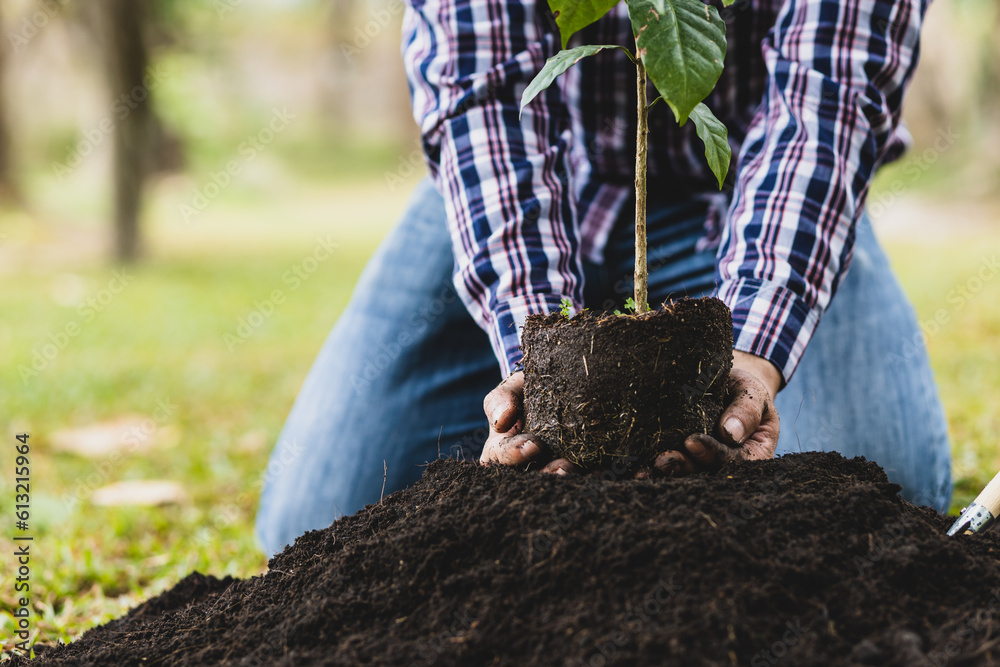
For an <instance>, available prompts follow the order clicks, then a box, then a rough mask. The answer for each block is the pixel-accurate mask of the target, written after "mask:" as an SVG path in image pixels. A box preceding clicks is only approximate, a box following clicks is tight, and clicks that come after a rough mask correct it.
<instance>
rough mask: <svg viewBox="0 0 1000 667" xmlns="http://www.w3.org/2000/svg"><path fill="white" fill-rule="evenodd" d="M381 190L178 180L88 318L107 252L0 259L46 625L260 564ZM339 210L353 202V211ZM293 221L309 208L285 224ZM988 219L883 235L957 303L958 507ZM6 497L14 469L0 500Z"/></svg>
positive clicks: (943, 329) (9, 411) (102, 616)
mask: <svg viewBox="0 0 1000 667" xmlns="http://www.w3.org/2000/svg"><path fill="white" fill-rule="evenodd" d="M382 186H383V184H382V183H381V181H379V182H378V183H376V184H375V185H373V186H371V187H370V188H367V189H366V188H365V187H362V186H358V185H356V184H353V185H351V186H350V188H348V189H346V190H342V191H338V190H333V191H330V190H323V191H320V190H316V189H309V187H307V186H302V187H300V188H299V189H297V190H294V191H293V192H292V193H291V194H290V193H289V192H280V193H277V194H275V199H274V201H281V202H289V203H282V204H274V203H273V202H272V204H271V205H270V206H269V207H266V208H259V207H257V206H256V202H254V205H250V204H247V203H246V202H245V201H243V200H241V199H234V200H233V201H227V200H225V199H223V200H221V201H220V202H219V203H218V205H217V206H215V207H214V208H213V210H212V212H211V215H210V216H206V221H205V222H204V224H199V225H195V226H184V225H181V224H180V223H178V221H177V220H176V216H175V215H173V214H172V211H174V210H175V204H176V201H177V197H178V196H179V195H178V194H177V192H181V193H183V192H184V188H181V189H180V190H179V191H175V190H172V189H171V188H170V187H167V186H165V187H164V188H163V189H161V190H160V191H158V194H157V197H156V198H155V202H154V204H153V206H152V207H151V217H152V220H151V224H150V235H151V238H153V240H154V242H155V243H153V244H152V245H153V247H155V248H157V252H156V253H155V254H154V255H153V256H152V258H150V259H149V260H148V261H147V262H146V263H144V264H142V265H140V266H139V267H138V268H135V269H129V270H128V271H127V273H126V275H125V278H126V279H128V281H129V282H128V285H127V286H126V287H125V288H124V289H123V290H121V292H120V294H117V295H114V296H113V298H111V299H110V300H109V302H108V303H107V304H106V305H105V306H102V309H101V312H100V313H97V314H96V315H95V317H93V319H92V320H89V321H86V318H85V316H84V315H83V314H82V313H83V311H80V310H79V306H78V304H79V303H80V300H81V299H83V300H84V301H85V300H86V298H88V297H91V296H95V295H99V294H100V293H101V290H102V289H105V288H107V287H108V286H109V284H110V281H111V279H112V276H113V274H112V271H113V269H112V268H111V267H109V266H107V265H105V264H104V263H102V262H99V261H98V262H95V261H89V262H88V261H83V260H79V261H78V260H77V258H75V257H73V256H72V255H71V259H69V260H65V259H64V260H61V261H58V262H56V261H52V262H38V263H35V262H30V261H21V262H20V263H17V262H14V263H13V264H8V268H7V269H5V272H4V273H0V311H2V312H3V313H4V318H3V322H2V323H0V343H2V344H3V349H4V352H5V353H4V354H3V355H0V370H2V372H3V376H4V378H5V379H6V381H5V383H4V385H3V388H2V389H0V391H2V394H0V400H2V407H3V409H2V411H0V414H2V418H3V420H4V425H5V428H4V436H3V437H5V438H7V439H8V440H9V441H10V442H9V443H8V445H9V446H12V445H13V442H14V440H13V438H14V434H15V433H20V432H27V433H30V434H31V439H30V443H31V445H32V468H31V476H32V496H31V498H32V518H31V531H30V532H31V533H32V534H33V535H34V537H35V541H34V542H33V543H32V558H33V560H32V573H31V577H32V578H31V601H32V608H33V610H34V612H35V614H36V617H35V619H34V623H33V629H34V631H35V636H34V639H37V640H38V641H44V642H50V643H51V642H55V641H58V640H62V641H70V640H72V639H73V638H75V637H77V636H79V635H80V634H81V633H82V632H83V631H85V630H86V629H87V628H89V627H92V626H94V625H96V624H99V623H102V622H105V621H107V620H108V619H110V618H113V617H115V616H117V615H120V614H121V613H123V612H124V611H126V610H127V609H128V608H130V607H132V606H134V605H135V604H137V603H138V602H139V601H141V600H143V599H145V598H148V597H149V596H151V595H154V594H156V593H158V592H160V591H162V590H164V589H165V588H167V587H169V586H171V585H172V584H174V583H175V582H176V581H178V580H179V579H180V578H182V577H183V576H184V575H186V574H187V573H188V572H190V571H191V570H200V571H202V572H207V573H212V574H216V575H220V576H221V575H225V574H230V575H233V576H239V577H246V576H251V575H254V574H257V573H260V572H261V571H263V570H264V568H265V567H266V563H265V561H264V558H263V557H262V555H261V554H260V553H259V552H258V551H257V548H256V545H255V543H254V538H253V532H252V526H253V517H254V512H255V505H256V500H257V497H258V494H259V490H260V483H259V480H260V473H261V471H262V470H263V469H264V467H265V464H266V461H267V456H268V453H269V449H270V447H271V445H272V443H273V442H274V440H275V438H276V437H277V435H278V432H279V430H280V428H281V425H282V423H283V421H284V419H285V417H286V415H287V413H288V410H289V408H290V407H291V404H292V401H293V399H294V397H295V394H296V391H297V388H298V386H299V384H300V383H301V381H302V380H303V378H304V376H305V373H306V372H307V370H308V369H309V366H310V364H311V362H312V360H313V358H314V356H315V354H316V352H317V350H318V349H319V346H320V345H321V343H322V341H323V339H324V338H325V336H326V335H327V333H328V332H329V329H330V327H331V326H332V325H333V323H334V322H335V320H336V318H337V316H338V313H339V312H340V310H341V309H342V308H343V306H344V305H345V303H346V302H347V299H348V298H349V295H350V291H351V287H352V285H353V282H354V280H355V279H356V277H357V275H358V273H359V272H360V270H361V268H362V266H363V264H364V262H365V259H366V258H367V256H368V255H369V253H370V252H371V250H372V249H373V248H374V246H375V244H376V242H377V240H378V238H379V236H380V235H381V233H382V232H383V231H384V230H385V229H386V225H387V224H388V221H391V219H392V218H394V217H395V215H396V213H398V211H399V210H400V209H401V207H402V205H403V202H404V199H403V196H404V193H393V194H392V195H391V196H389V197H386V196H384V195H385V193H384V192H383V193H382V196H381V197H377V196H375V193H378V192H379V191H380V190H379V188H382ZM66 206H67V207H68V205H66ZM275 211H278V213H275ZM334 211H340V212H341V215H340V216H335V215H334V213H333V212H334ZM344 211H349V212H350V213H349V214H348V215H346V218H347V219H346V220H344V219H342V218H343V217H345V216H344V215H343V212H344ZM19 216H20V217H19ZM288 219H291V220H295V221H296V223H295V224H294V225H289V224H285V223H282V224H279V225H274V224H273V222H274V220H279V221H284V220H288ZM0 223H2V224H3V225H4V226H3V228H2V229H0V231H2V232H3V233H5V234H7V235H8V238H7V240H6V241H5V242H4V243H10V242H16V243H22V244H24V247H25V248H27V249H38V248H41V247H42V246H43V245H44V244H45V243H48V242H50V241H52V238H51V237H58V236H59V233H60V232H59V226H58V224H55V225H51V224H49V225H48V226H46V224H43V223H40V222H39V221H37V220H30V219H25V218H24V217H23V215H22V214H16V215H15V214H10V213H8V214H6V215H4V216H0ZM85 227H86V225H85ZM40 228H41V229H43V230H47V231H45V232H44V233H43V232H39V231H38V229H40ZM324 229H329V230H331V233H332V235H333V237H334V238H335V240H336V241H337V242H338V243H339V244H340V245H339V247H338V248H336V250H335V251H334V252H333V255H332V256H331V257H330V258H329V259H328V260H326V261H323V262H319V263H318V268H317V269H316V270H315V272H314V273H312V274H311V275H310V276H309V277H308V279H306V280H304V281H302V282H301V284H300V286H299V287H297V288H295V289H293V288H292V284H291V283H290V282H288V281H286V280H285V279H284V278H283V277H284V276H286V273H287V272H288V271H289V270H290V269H292V268H293V267H295V266H301V265H302V263H303V260H304V258H306V257H308V256H310V255H311V254H312V253H313V252H314V250H315V248H316V241H315V239H316V237H317V236H318V235H321V234H320V232H322V231H323V230H324ZM359 229H360V230H363V231H361V232H359V231H358V230H359ZM32 230H33V231H32ZM247 230H249V231H247ZM993 234H994V235H993V236H991V237H988V238H976V239H974V240H973V241H972V242H970V240H969V239H962V238H956V239H952V240H947V241H943V242H934V243H920V242H907V243H901V242H898V241H897V242H893V243H890V244H889V250H890V255H891V256H892V259H893V262H894V264H895V266H896V267H897V269H898V271H899V274H900V276H901V279H902V281H903V283H904V285H905V286H906V287H907V289H908V291H909V293H910V294H911V297H912V298H913V299H914V301H915V304H916V307H917V310H918V313H919V315H920V317H921V319H922V320H924V321H929V320H930V319H931V318H933V317H934V316H935V314H936V313H937V312H938V311H939V310H941V309H947V311H948V314H949V317H950V319H949V322H948V323H947V324H945V325H941V326H940V327H939V330H938V331H937V332H936V333H935V334H934V335H931V336H929V338H928V345H929V348H930V351H931V355H932V359H933V363H934V367H935V370H936V373H937V377H938V380H939V383H940V388H941V393H942V396H943V397H944V400H945V403H946V406H947V410H948V415H949V420H950V424H951V432H952V437H953V439H954V445H955V461H956V479H957V481H958V490H957V494H956V499H955V507H956V508H957V507H959V506H961V505H962V504H964V503H966V502H967V501H968V500H970V499H971V498H972V497H973V496H974V495H975V494H976V493H977V492H978V491H979V489H980V488H981V487H982V486H983V485H984V484H985V483H986V482H987V481H988V480H989V478H990V477H991V476H992V474H993V472H994V471H995V470H997V469H1000V449H998V448H997V446H996V445H997V442H996V438H995V434H996V433H997V432H998V431H1000V419H998V416H997V413H996V411H995V408H994V406H995V405H996V404H997V402H998V400H997V399H998V392H1000V387H998V386H997V385H996V383H995V369H996V368H997V366H998V362H1000V360H998V359H997V351H996V346H995V344H994V343H995V341H996V340H997V339H998V337H1000V312H998V311H997V310H996V309H995V308H994V307H993V306H994V305H995V304H996V303H998V302H1000V277H998V278H995V279H992V280H988V281H985V282H984V283H983V284H982V285H981V286H979V287H978V289H977V290H976V292H975V293H974V294H970V295H969V298H967V299H965V300H964V301H963V302H962V304H961V306H959V305H957V303H956V302H955V300H954V298H953V297H954V294H953V291H954V290H956V289H958V288H959V287H961V286H962V285H966V284H967V283H968V281H969V280H970V278H971V277H972V276H974V275H975V273H976V271H977V270H978V267H979V266H980V265H981V264H982V262H983V260H984V257H991V256H992V254H991V253H987V252H986V251H987V249H988V248H991V247H1000V243H998V241H1000V236H997V235H995V232H994V233H993ZM236 237H239V239H236ZM225 239H230V241H231V242H230V243H223V241H224V240H225ZM2 246H3V244H0V247H2ZM21 254H23V253H13V254H12V255H11V257H12V258H13V257H16V256H19V255H21ZM12 261H13V260H12ZM275 290H281V292H282V295H283V296H284V297H285V298H284V301H283V303H281V304H279V305H277V307H276V308H275V310H274V312H273V314H271V315H270V316H269V317H267V318H265V319H264V321H263V323H262V324H261V325H260V326H259V327H257V328H254V329H253V331H252V332H251V334H250V335H249V336H248V337H246V339H245V340H242V339H240V342H238V343H237V344H235V345H234V344H233V341H232V339H227V338H226V335H227V334H231V335H234V336H237V338H238V332H237V327H238V324H239V322H240V320H241V318H242V319H246V318H248V316H249V314H250V313H251V312H252V311H253V310H254V309H255V307H257V306H255V302H257V303H259V302H261V301H262V300H264V299H267V298H269V297H270V296H271V295H272V293H273V292H274V291H275ZM950 297H952V300H951V301H949V298H950ZM71 321H73V322H76V323H77V324H78V325H79V326H80V330H79V333H78V334H76V335H75V336H73V337H72V338H70V339H69V340H68V342H67V343H66V344H65V347H64V348H63V349H62V350H61V351H59V353H58V355H56V356H55V358H54V359H53V360H52V361H50V362H48V365H47V367H45V368H43V369H41V370H40V371H39V372H38V375H37V376H32V377H29V378H27V379H26V380H24V381H22V380H21V378H20V376H19V367H20V366H21V365H23V364H26V363H30V359H31V357H32V353H33V350H41V348H42V346H44V345H45V344H46V343H47V342H50V340H51V339H50V338H49V336H50V334H54V335H56V337H57V338H58V335H57V334H58V332H60V331H66V325H67V324H68V323H69V322H71ZM227 340H228V343H227ZM230 348H232V349H230ZM158 404H160V405H162V404H166V405H168V406H169V410H168V412H167V414H166V415H165V416H164V415H163V413H162V410H161V412H160V413H159V414H160V417H159V418H158V420H157V421H156V435H155V436H153V437H151V438H150V440H151V441H154V440H155V441H156V442H157V443H158V444H156V445H154V446H152V447H151V448H150V449H146V450H142V451H139V450H136V451H131V452H126V453H125V454H123V455H121V456H116V457H111V458H109V457H104V458H99V459H97V460H92V459H87V458H83V457H80V456H77V455H74V454H69V453H65V452H59V451H56V450H55V448H54V447H53V445H52V439H51V435H52V434H53V433H54V432H55V431H58V430H60V429H65V428H71V427H78V426H82V425H87V424H91V423H94V422H100V421H103V420H108V419H113V418H117V417H120V416H123V415H140V416H152V415H154V414H157V406H158ZM916 418H918V417H916ZM9 460H10V459H9V457H5V458H4V461H5V462H6V461H9ZM5 465H6V464H5ZM163 478H165V479H171V480H174V481H177V482H180V483H181V484H182V485H183V487H184V489H185V491H186V492H187V494H188V500H187V501H185V502H181V503H179V504H174V505H166V506H162V507H156V508H136V507H123V508H105V507H98V506H95V505H94V504H92V503H91V502H90V500H89V497H90V496H89V494H90V492H91V491H92V490H93V489H95V488H97V487H99V486H103V485H105V484H108V483H111V482H115V481H120V480H132V479H135V480H138V479H163ZM12 493H13V488H12V471H11V470H9V469H8V470H5V471H4V472H3V475H2V476H0V495H2V496H3V497H4V498H10V497H11V494H12ZM5 507H6V506H5ZM4 525H5V526H6V525H9V524H4ZM13 533H14V529H13V526H11V527H10V529H5V530H4V534H3V535H0V550H2V551H3V552H4V553H5V554H9V553H11V552H12V550H13V543H12V542H11V540H10V539H9V538H10V536H11V535H12V534H13ZM5 558H6V557H5ZM4 562H5V564H6V563H9V562H10V561H8V560H5V561H4ZM12 572H13V568H12V567H11V566H10V565H6V566H5V568H4V576H5V577H7V578H6V579H5V580H4V581H3V582H2V588H0V610H2V612H3V613H0V636H2V637H3V638H4V641H5V642H8V641H9V640H10V638H11V637H12V636H13V630H14V620H13V618H12V617H11V616H10V611H11V610H12V608H13V607H14V605H15V602H16V600H15V596H14V592H13V582H12V580H11V576H12ZM5 648H10V643H8V644H6V645H5Z"/></svg>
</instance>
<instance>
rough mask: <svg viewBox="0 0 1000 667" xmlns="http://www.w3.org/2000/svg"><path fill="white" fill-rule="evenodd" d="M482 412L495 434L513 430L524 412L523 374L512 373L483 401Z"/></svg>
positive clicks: (520, 372)
mask: <svg viewBox="0 0 1000 667" xmlns="http://www.w3.org/2000/svg"><path fill="white" fill-rule="evenodd" d="M483 412H485V413H486V419H487V420H488V421H489V423H490V426H491V427H492V428H493V430H494V431H496V432H497V433H506V432H507V431H509V430H510V429H512V428H514V425H515V424H516V423H517V422H518V420H519V419H521V415H522V413H523V412H524V372H523V371H517V372H516V373H512V374H511V375H510V376H509V377H508V378H507V379H506V380H504V381H503V382H501V383H500V384H499V385H497V387H496V388H495V389H494V390H493V391H491V392H490V393H488V394H487V395H486V398H485V399H483Z"/></svg>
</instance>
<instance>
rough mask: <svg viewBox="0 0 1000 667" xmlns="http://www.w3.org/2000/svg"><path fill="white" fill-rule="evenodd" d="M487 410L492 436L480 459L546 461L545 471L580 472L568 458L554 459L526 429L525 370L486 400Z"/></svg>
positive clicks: (486, 461) (507, 462) (513, 462)
mask: <svg viewBox="0 0 1000 667" xmlns="http://www.w3.org/2000/svg"><path fill="white" fill-rule="evenodd" d="M483 411H484V412H485V413H486V419H487V421H489V423H490V435H489V437H488V438H486V444H485V445H484V446H483V454H482V456H480V457H479V462H480V463H483V464H489V463H502V464H505V465H514V466H526V465H528V464H529V463H533V462H534V463H539V464H542V463H544V464H545V466H544V467H543V468H542V472H551V473H555V474H557V475H565V474H567V473H570V472H579V468H578V467H577V466H575V465H573V464H572V463H570V462H569V461H567V460H566V459H555V460H551V459H552V455H551V453H550V452H549V451H548V448H547V447H546V446H545V445H544V444H543V443H542V441H541V440H539V439H538V438H536V437H535V436H533V435H532V434H530V433H522V432H521V431H522V430H523V429H524V372H523V371H518V372H516V373H512V374H511V375H510V377H508V378H507V379H506V380H504V381H503V382H501V383H500V384H499V385H498V386H497V388H496V389H494V390H493V391H491V392H490V393H489V394H487V395H486V398H485V399H483Z"/></svg>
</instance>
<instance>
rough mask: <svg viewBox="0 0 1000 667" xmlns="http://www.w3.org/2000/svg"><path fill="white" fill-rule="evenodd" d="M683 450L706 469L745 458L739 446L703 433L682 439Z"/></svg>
mask: <svg viewBox="0 0 1000 667" xmlns="http://www.w3.org/2000/svg"><path fill="white" fill-rule="evenodd" d="M684 450H685V451H686V452H687V453H688V454H690V455H691V457H692V458H693V459H694V460H696V461H697V462H698V463H699V464H701V466H700V467H702V468H708V469H715V468H720V467H722V465H723V464H725V463H730V462H732V461H737V460H739V459H742V458H745V457H744V456H742V455H741V449H740V448H737V447H730V446H728V445H724V444H723V443H721V442H719V441H718V440H716V439H715V438H713V437H712V436H710V435H706V434H704V433H696V434H694V435H690V436H688V438H687V440H685V441H684Z"/></svg>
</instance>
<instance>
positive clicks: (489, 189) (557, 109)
mask: <svg viewBox="0 0 1000 667" xmlns="http://www.w3.org/2000/svg"><path fill="white" fill-rule="evenodd" d="M542 2H543V3H544V0H542ZM544 11H547V10H546V9H545V6H544V4H542V5H537V4H536V3H534V2H499V1H495V0H490V1H487V2H483V1H482V0H479V1H476V0H427V1H425V2H422V1H419V0H413V1H412V2H411V3H410V4H409V5H408V7H407V11H406V15H405V18H404V28H403V32H404V35H403V58H404V63H405V67H406V72H407V77H408V79H409V82H410V90H411V96H412V101H413V111H414V116H415V118H416V120H417V123H418V124H419V126H420V131H421V135H422V140H423V147H424V153H425V155H426V157H427V162H428V166H429V169H430V171H431V175H432V177H433V179H434V181H435V184H436V185H437V187H438V189H439V190H440V192H441V194H442V196H443V197H444V201H445V207H446V210H447V214H448V215H447V217H448V225H449V230H450V233H451V237H452V246H453V248H454V253H455V286H456V289H457V290H458V293H459V295H460V296H461V298H462V300H463V302H464V303H465V306H466V308H468V310H469V312H470V313H471V314H472V316H473V317H474V318H475V319H476V321H477V322H478V323H479V325H480V326H481V327H483V329H485V330H486V332H487V333H488V334H489V336H490V340H491V342H492V344H493V348H494V351H495V352H496V355H497V358H498V359H499V360H500V365H501V369H502V371H503V372H504V374H506V373H507V372H509V370H510V368H511V367H513V365H514V364H516V363H517V361H519V360H520V357H521V352H520V348H519V345H520V343H519V329H520V327H521V325H522V324H523V322H524V319H525V318H526V317H527V315H529V314H531V313H542V312H549V311H551V310H552V309H557V308H558V307H559V304H560V302H561V301H562V299H563V298H569V299H570V300H572V301H573V302H574V303H575V304H578V305H579V304H580V303H581V302H582V268H581V263H580V252H579V231H578V228H577V223H576V212H575V206H574V203H573V201H572V197H571V196H570V195H571V191H570V182H569V181H570V179H569V175H568V174H567V171H566V168H565V166H564V165H565V160H566V154H567V151H568V149H569V142H570V134H569V130H568V129H567V128H568V126H569V123H568V115H567V112H566V108H565V103H564V102H563V100H562V96H561V93H560V91H559V89H558V86H552V87H550V88H549V89H548V90H547V91H546V92H545V93H543V94H542V95H540V96H539V97H538V98H536V100H535V101H534V102H533V103H532V104H531V105H529V106H528V107H527V108H525V109H524V112H523V115H521V116H520V117H519V106H520V98H521V93H522V92H523V90H524V88H525V87H526V85H527V84H528V83H529V82H530V81H531V80H532V78H534V76H535V74H537V72H538V71H539V70H540V69H541V67H542V65H543V64H544V62H545V60H546V59H547V58H548V57H549V56H551V55H553V54H554V53H555V52H556V51H557V50H558V36H557V35H556V34H555V33H554V32H552V30H551V28H550V27H549V26H548V25H547V22H546V15H545V14H544V13H543V12H544Z"/></svg>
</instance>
